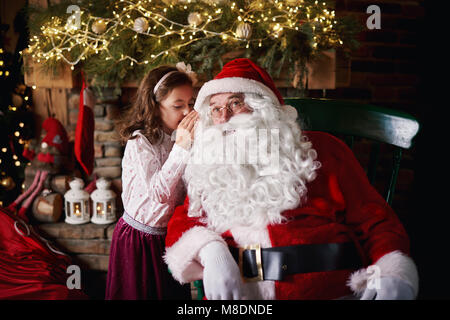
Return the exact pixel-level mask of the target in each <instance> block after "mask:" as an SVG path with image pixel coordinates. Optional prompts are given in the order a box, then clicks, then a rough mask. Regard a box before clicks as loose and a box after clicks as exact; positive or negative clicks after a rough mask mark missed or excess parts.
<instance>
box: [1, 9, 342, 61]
mask: <svg viewBox="0 0 450 320" xmlns="http://www.w3.org/2000/svg"><path fill="white" fill-rule="evenodd" d="M195 2H196V1H191V0H188V1H187V4H192V3H195ZM165 3H167V2H166V1H163V2H157V3H154V2H152V1H128V0H120V1H115V2H112V6H113V8H114V10H113V11H112V13H113V14H112V15H111V17H109V18H106V17H98V16H94V15H91V14H90V13H89V11H88V10H81V12H80V20H81V21H80V22H81V23H80V27H79V28H75V27H74V26H73V23H69V22H70V21H66V19H64V18H61V17H52V18H51V19H50V20H49V21H47V22H46V23H44V24H43V25H42V26H41V33H40V34H38V35H34V36H32V37H31V38H30V45H29V48H28V50H27V52H28V53H29V54H31V55H32V57H33V58H35V59H37V61H42V60H44V61H50V60H51V61H58V60H63V61H65V62H66V63H68V64H69V65H71V69H72V70H73V69H74V66H75V65H77V64H78V63H79V62H80V61H82V60H85V59H86V58H88V57H90V56H95V55H102V56H104V57H105V58H104V60H105V61H110V60H113V62H114V63H118V62H121V61H128V62H129V67H134V65H135V64H137V65H140V64H148V63H150V62H153V61H154V60H155V59H158V58H159V57H161V56H164V55H168V54H169V52H170V53H174V52H177V51H178V50H179V49H180V48H183V47H186V46H189V45H192V44H193V43H195V42H197V41H199V40H202V39H208V38H213V37H218V38H219V39H221V41H227V42H228V41H235V42H236V43H237V44H239V43H242V41H245V46H246V48H249V46H250V45H252V44H255V46H256V45H257V46H258V47H261V46H262V43H263V42H265V41H266V40H267V41H274V38H275V39H276V41H279V39H280V38H283V37H285V33H286V32H282V31H283V30H292V31H294V32H303V28H304V26H305V25H309V26H310V27H311V29H312V32H313V36H314V37H315V41H314V43H313V44H312V47H313V49H314V50H315V49H320V47H328V48H331V47H337V46H342V45H343V44H344V43H343V41H342V39H341V38H340V37H339V35H338V34H337V32H336V31H335V26H336V17H335V11H334V10H331V9H330V8H327V6H326V3H324V2H321V3H319V2H318V1H316V2H314V3H305V2H304V1H292V0H291V1H279V0H277V1H274V2H271V1H263V0H253V1H247V2H246V5H245V7H240V5H237V4H236V3H235V2H232V3H231V5H230V4H229V3H227V4H226V6H227V10H229V9H231V11H232V13H233V16H234V17H235V19H236V21H234V22H233V21H230V23H227V25H228V26H229V27H227V28H226V29H224V30H220V31H217V24H215V22H216V21H219V20H220V19H223V16H222V15H223V13H224V10H225V8H219V7H218V6H219V4H216V3H214V4H213V5H205V3H203V4H202V10H203V11H202V12H200V15H201V16H202V17H205V18H204V19H203V20H204V21H202V22H201V23H200V24H199V25H195V24H194V25H190V24H189V23H187V21H185V22H184V23H181V22H180V21H175V20H172V19H171V18H169V17H170V16H171V13H172V12H173V10H180V9H181V8H183V9H184V10H187V9H188V7H187V4H186V1H184V3H183V4H178V3H172V4H170V5H166V4H165ZM70 17H71V16H70ZM70 17H69V18H70ZM132 17H145V19H147V20H148V28H147V30H143V32H139V33H138V32H137V31H135V30H134V21H133V18H132ZM72 19H73V17H72ZM67 20H69V19H67ZM100 21H101V22H102V23H103V25H104V26H105V30H104V31H103V32H99V33H96V32H93V31H91V28H92V26H93V24H94V23H95V22H100ZM241 21H243V22H245V23H250V24H251V25H252V26H255V25H256V24H259V23H267V22H269V21H271V22H273V23H276V27H272V30H270V29H268V30H266V34H265V35H264V34H261V33H258V37H255V38H250V39H241V38H239V37H237V36H236V32H235V28H236V26H237V25H238V24H239V23H240V22H241ZM129 31H133V32H136V34H134V35H132V36H131V37H130V38H131V39H133V41H140V37H138V34H140V35H142V36H143V37H150V38H152V39H155V40H157V45H156V46H155V47H158V46H164V47H161V48H160V49H157V50H155V49H154V50H155V51H153V52H151V54H150V59H149V58H148V57H142V58H140V59H138V58H137V57H133V56H129V55H126V54H122V55H121V56H120V57H117V56H115V55H113V54H112V53H111V46H113V45H114V40H115V39H116V37H119V36H120V35H121V34H123V33H124V32H129ZM273 33H274V34H273ZM175 36H176V37H175ZM319 45H320V46H319ZM74 49H77V50H74ZM75 52H76V54H75ZM0 63H2V61H0ZM0 65H1V64H0Z"/></svg>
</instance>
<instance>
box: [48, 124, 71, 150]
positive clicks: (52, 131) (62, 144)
mask: <svg viewBox="0 0 450 320" xmlns="http://www.w3.org/2000/svg"><path fill="white" fill-rule="evenodd" d="M42 128H43V129H44V130H45V131H46V132H47V133H46V135H45V137H44V139H42V142H45V143H47V145H48V146H52V147H56V149H58V151H59V152H60V153H61V154H62V155H67V153H68V150H69V144H68V143H69V142H68V138H67V132H66V129H64V126H63V125H62V124H61V122H59V120H58V119H55V118H47V119H46V120H45V121H44V123H43V124H42Z"/></svg>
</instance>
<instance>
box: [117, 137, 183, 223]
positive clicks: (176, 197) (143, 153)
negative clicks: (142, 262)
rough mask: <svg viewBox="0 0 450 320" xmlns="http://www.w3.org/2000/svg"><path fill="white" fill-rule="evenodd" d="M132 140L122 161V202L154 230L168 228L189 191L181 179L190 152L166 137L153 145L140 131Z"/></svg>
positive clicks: (134, 216)
mask: <svg viewBox="0 0 450 320" xmlns="http://www.w3.org/2000/svg"><path fill="white" fill-rule="evenodd" d="M133 135H137V136H138V137H137V138H136V139H133V140H129V141H128V142H127V145H126V147H125V153H124V157H123V160H122V189H123V191H122V201H123V206H124V209H125V212H126V213H127V214H128V215H129V216H131V217H132V218H133V219H134V220H136V221H138V222H141V223H143V224H145V225H148V226H151V227H160V228H161V227H163V228H164V227H167V223H168V222H169V220H170V218H171V216H172V214H173V211H174V209H175V208H176V206H178V205H181V204H183V201H184V198H185V196H186V189H185V186H184V184H183V180H182V179H181V177H182V175H183V173H184V169H185V167H186V163H187V160H188V155H189V153H188V151H187V150H185V149H183V148H182V147H180V146H178V145H177V144H174V141H172V140H171V137H170V136H169V135H168V134H166V133H164V136H163V138H162V139H163V141H162V143H161V144H158V145H152V144H150V142H149V141H148V140H147V138H146V137H145V136H144V135H143V134H141V133H140V132H139V131H135V132H134V133H133Z"/></svg>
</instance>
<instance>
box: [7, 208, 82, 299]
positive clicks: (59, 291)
mask: <svg viewBox="0 0 450 320" xmlns="http://www.w3.org/2000/svg"><path fill="white" fill-rule="evenodd" d="M71 264H72V262H71V259H70V257H69V256H67V255H66V254H64V253H62V252H60V251H58V250H57V249H55V248H54V247H52V246H51V245H50V243H49V242H48V241H47V240H46V239H44V238H42V237H41V236H39V234H38V233H37V232H35V231H34V230H33V228H32V226H31V225H29V224H27V223H26V222H24V220H22V219H20V218H19V217H18V216H16V215H14V214H13V213H12V212H11V211H10V210H9V209H6V208H2V207H0V299H21V300H22V299H26V300H29V299H33V300H34V299H36V300H62V299H86V298H87V296H86V295H85V294H84V293H83V292H82V291H81V290H78V289H69V288H68V287H67V285H66V282H67V278H68V277H69V276H70V275H71V274H68V273H67V268H68V266H70V265H71Z"/></svg>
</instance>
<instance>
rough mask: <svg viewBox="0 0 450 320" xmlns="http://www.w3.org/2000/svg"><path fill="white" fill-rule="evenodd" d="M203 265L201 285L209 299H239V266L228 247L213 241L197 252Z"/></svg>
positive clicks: (240, 291)
mask: <svg viewBox="0 0 450 320" xmlns="http://www.w3.org/2000/svg"><path fill="white" fill-rule="evenodd" d="M199 257H200V262H201V263H202V265H203V286H204V288H205V295H206V298H208V299H209V300H240V299H241V298H242V280H241V274H240V272H239V267H238V265H237V264H236V262H235V261H234V259H233V256H232V255H231V253H230V250H228V247H227V246H226V245H225V244H223V243H221V242H219V241H213V242H210V243H208V244H207V245H206V246H204V247H203V248H202V249H201V250H200V252H199Z"/></svg>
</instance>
